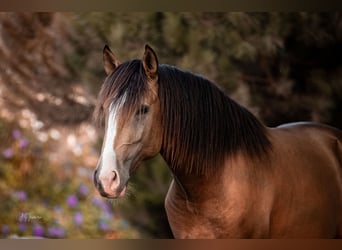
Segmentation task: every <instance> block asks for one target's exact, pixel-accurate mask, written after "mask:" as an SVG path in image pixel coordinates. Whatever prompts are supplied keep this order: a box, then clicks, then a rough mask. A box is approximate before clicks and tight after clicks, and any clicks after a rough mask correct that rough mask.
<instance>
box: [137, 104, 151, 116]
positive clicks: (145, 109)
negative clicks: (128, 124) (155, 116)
mask: <svg viewBox="0 0 342 250" xmlns="http://www.w3.org/2000/svg"><path fill="white" fill-rule="evenodd" d="M149 110H150V107H149V106H147V105H142V106H141V107H140V108H139V110H138V111H137V113H136V115H145V114H147V113H148V111H149Z"/></svg>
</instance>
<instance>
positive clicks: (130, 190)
mask: <svg viewBox="0 0 342 250" xmlns="http://www.w3.org/2000/svg"><path fill="white" fill-rule="evenodd" d="M135 192H136V188H135V185H134V183H130V182H129V183H128V185H127V188H126V193H125V195H124V196H123V197H122V198H119V199H106V200H107V201H108V202H109V203H110V204H111V205H112V206H120V205H122V204H125V203H127V201H129V200H130V199H131V198H132V197H133V198H134V197H135Z"/></svg>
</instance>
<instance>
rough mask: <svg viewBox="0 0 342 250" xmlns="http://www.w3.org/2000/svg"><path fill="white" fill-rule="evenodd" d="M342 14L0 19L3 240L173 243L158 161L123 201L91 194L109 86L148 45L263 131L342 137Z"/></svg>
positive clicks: (166, 178) (165, 180)
mask: <svg viewBox="0 0 342 250" xmlns="http://www.w3.org/2000/svg"><path fill="white" fill-rule="evenodd" d="M341 42H342V14H341V13H333V12H328V13H315V12H313V13H302V12H296V13H275V12H270V13H245V12H232V13H195V12H194V13H189V12H186V13H174V12H162V13H156V12H150V13H149V12H139V13H134V12H130V13H99V12H92V13H6V12H2V13H0V142H1V143H0V235H1V238H17V237H44V238H74V239H77V238H108V239H114V238H126V239H127V238H170V237H172V234H171V232H170V229H169V227H168V223H167V220H166V216H165V211H164V205H163V203H164V197H165V194H166V192H167V189H168V186H169V183H170V181H171V174H170V172H169V170H168V168H167V166H166V164H165V162H164V161H163V159H162V158H161V157H160V156H157V157H156V158H154V159H152V160H149V161H148V162H146V163H145V164H144V166H142V167H141V168H140V169H138V170H137V172H136V174H135V175H134V176H133V177H132V178H131V181H130V186H129V190H128V191H129V192H128V195H127V196H126V197H125V198H123V199H121V200H117V201H107V200H105V199H103V198H102V197H100V196H99V195H98V193H97V191H96V190H95V187H94V185H93V182H92V173H93V171H94V169H95V167H96V163H97V159H98V156H99V153H100V150H101V145H102V137H103V132H104V131H103V130H102V129H101V128H99V127H96V126H95V125H94V124H93V122H92V111H93V108H94V105H95V102H96V96H97V93H98V92H99V89H100V87H101V84H102V82H103V80H104V78H105V73H104V70H103V66H102V48H103V47H104V45H105V44H108V45H109V46H110V47H111V49H112V50H113V52H114V53H115V54H116V55H117V57H118V58H119V59H120V61H125V60H129V59H133V58H139V59H140V58H141V56H142V54H143V48H144V45H145V43H149V44H150V45H151V46H152V47H153V48H154V50H155V51H156V52H157V54H158V57H159V62H160V63H166V64H172V65H176V66H177V67H179V68H183V69H186V70H191V71H193V72H196V73H199V74H202V75H204V76H206V77H207V78H209V79H210V80H212V81H214V82H216V83H217V84H218V85H220V86H221V87H222V89H223V90H224V91H225V93H226V94H227V95H229V96H230V97H231V98H233V99H235V100H236V101H238V102H239V103H241V104H242V105H244V106H246V107H247V108H248V109H250V110H251V111H252V112H253V113H254V114H255V115H256V116H257V117H259V118H260V119H261V120H262V121H263V122H264V123H265V124H266V125H267V126H277V125H279V124H281V123H285V122H292V121H304V120H305V121H308V120H310V121H318V122H322V123H326V124H329V125H332V126H335V127H337V128H340V129H342V112H341V110H342V46H341V45H342V43H341Z"/></svg>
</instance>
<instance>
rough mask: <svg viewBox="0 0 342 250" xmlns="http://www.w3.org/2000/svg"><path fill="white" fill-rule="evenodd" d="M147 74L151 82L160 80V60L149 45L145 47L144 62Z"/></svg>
mask: <svg viewBox="0 0 342 250" xmlns="http://www.w3.org/2000/svg"><path fill="white" fill-rule="evenodd" d="M142 63H143V66H144V70H145V73H146V75H147V77H148V78H150V79H151V80H157V79H158V58H157V55H156V53H155V52H154V51H153V49H152V48H151V47H150V46H149V45H147V44H146V45H145V53H144V56H143V60H142Z"/></svg>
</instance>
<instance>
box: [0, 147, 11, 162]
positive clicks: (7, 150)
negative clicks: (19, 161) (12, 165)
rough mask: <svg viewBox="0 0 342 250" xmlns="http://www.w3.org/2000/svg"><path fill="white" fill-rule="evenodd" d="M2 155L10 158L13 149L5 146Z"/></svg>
mask: <svg viewBox="0 0 342 250" xmlns="http://www.w3.org/2000/svg"><path fill="white" fill-rule="evenodd" d="M2 155H3V156H4V157H5V158H6V159H10V158H12V157H13V150H12V149H11V148H7V149H5V150H4V151H2Z"/></svg>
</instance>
